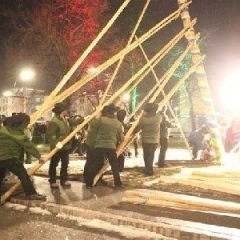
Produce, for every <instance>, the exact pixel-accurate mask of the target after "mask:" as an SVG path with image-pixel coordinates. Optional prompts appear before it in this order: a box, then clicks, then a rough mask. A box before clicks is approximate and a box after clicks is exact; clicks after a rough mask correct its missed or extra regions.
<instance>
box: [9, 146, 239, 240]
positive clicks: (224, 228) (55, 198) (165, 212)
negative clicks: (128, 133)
mask: <svg viewBox="0 0 240 240" xmlns="http://www.w3.org/2000/svg"><path fill="white" fill-rule="evenodd" d="M176 153H178V154H176ZM171 156H172V157H171ZM176 156H177V157H178V159H176ZM187 156H188V157H187ZM183 158H185V159H188V160H190V155H189V153H188V152H187V151H186V150H181V154H179V149H176V150H172V151H169V153H168V159H171V160H170V161H169V162H171V161H173V162H174V160H182V159H183ZM71 159H72V161H71V163H70V174H73V175H74V174H75V176H76V174H79V175H80V174H81V173H82V169H83V166H84V163H85V161H84V160H79V158H78V157H77V156H72V157H71ZM71 164H72V165H71ZM139 166H140V167H142V166H143V160H142V155H141V154H140V156H139V157H138V158H135V157H132V158H129V159H127V160H126V167H128V168H131V167H139ZM47 169H48V164H45V165H44V166H43V167H42V169H40V172H39V173H40V175H44V174H45V175H46V171H47ZM107 177H109V178H111V175H110V176H107ZM165 180H166V179H165ZM34 183H35V186H36V189H37V190H38V192H40V193H43V194H45V195H46V196H47V201H46V203H42V202H39V201H32V204H33V206H35V205H36V206H38V207H41V208H42V209H48V210H49V211H50V210H51V209H52V213H53V214H57V213H58V212H64V213H70V215H74V216H75V215H76V216H78V214H79V215H81V216H83V215H84V216H85V217H87V218H88V217H89V218H91V219H93V218H100V219H101V218H104V220H106V221H109V219H111V221H113V222H114V221H116V219H117V222H118V223H119V222H121V223H125V224H130V225H131V224H133V222H134V221H135V223H134V224H136V226H138V225H139V224H140V223H139V221H140V220H141V221H143V222H141V224H142V228H144V226H145V225H146V226H147V225H149V224H150V225H151V224H152V225H153V226H151V227H152V229H153V230H152V231H155V230H154V229H159V230H158V231H159V232H161V233H165V232H166V229H168V230H169V229H170V230H171V232H170V233H169V232H167V233H165V234H163V235H165V236H168V237H170V236H171V237H174V238H176V239H184V238H179V237H177V236H180V235H181V234H183V235H182V236H184V234H185V233H191V234H192V235H191V236H192V237H190V238H189V236H188V237H186V238H185V239H200V237H202V238H201V239H240V230H239V229H238V227H237V226H240V217H239V216H238V215H235V216H225V214H223V216H222V217H221V214H216V215H215V214H214V213H211V214H210V215H209V214H208V213H204V212H201V213H198V212H197V211H194V212H191V211H190V210H189V211H188V212H186V211H182V210H181V209H178V210H176V209H174V208H147V207H146V206H141V205H129V204H128V205H127V204H124V203H122V199H123V198H124V197H125V194H126V191H127V190H129V189H127V188H124V189H123V190H121V191H116V190H115V189H114V188H113V185H111V183H110V185H109V183H108V185H107V186H105V185H99V186H96V187H94V188H92V189H87V188H86V187H85V184H84V183H83V182H81V181H80V180H79V179H77V178H76V180H75V181H71V183H72V187H71V188H69V189H66V188H62V187H60V188H59V189H51V188H50V186H49V183H48V179H47V177H46V176H45V177H40V176H34ZM24 199H25V197H24V195H23V194H20V195H17V196H14V197H13V198H12V199H11V201H12V202H15V203H20V204H22V205H26V206H29V201H25V200H24ZM35 202H37V203H36V204H35ZM34 204H35V205H34ZM105 215H106V216H105ZM188 216H189V217H188ZM209 216H210V217H209ZM119 219H121V221H120V220H119ZM200 219H201V221H199V220H200ZM211 219H212V224H211ZM214 219H218V221H220V222H222V223H224V221H226V222H228V224H226V225H224V224H217V221H213V220H214ZM231 221H232V222H233V224H232V225H231ZM154 224H155V225H154ZM138 227H139V226H138ZM104 231H105V230H103V232H104ZM186 236H187V235H186ZM193 236H195V237H193ZM56 239H57V238H56ZM71 239H74V238H71ZM89 239H90V238H89ZM96 239H98V238H96ZM106 239H107V238H106ZM109 239H111V238H109ZM112 239H114V238H112Z"/></svg>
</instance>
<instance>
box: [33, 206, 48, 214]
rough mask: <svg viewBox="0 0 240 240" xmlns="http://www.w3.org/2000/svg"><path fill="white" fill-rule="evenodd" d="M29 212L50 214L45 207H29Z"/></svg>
mask: <svg viewBox="0 0 240 240" xmlns="http://www.w3.org/2000/svg"><path fill="white" fill-rule="evenodd" d="M29 212H31V213H36V214H41V215H52V213H51V212H49V211H48V210H46V209H42V208H40V207H31V208H29Z"/></svg>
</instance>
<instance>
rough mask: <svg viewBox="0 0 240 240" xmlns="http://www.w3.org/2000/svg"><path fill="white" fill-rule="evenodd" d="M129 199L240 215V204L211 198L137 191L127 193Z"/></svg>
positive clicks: (145, 190)
mask: <svg viewBox="0 0 240 240" xmlns="http://www.w3.org/2000/svg"><path fill="white" fill-rule="evenodd" d="M126 196H127V197H129V196H130V197H142V198H145V199H153V200H160V201H162V200H165V201H169V202H175V203H181V204H188V205H191V206H198V207H207V208H211V209H216V210H221V211H227V212H229V211H234V212H235V213H240V204H238V203H234V202H225V201H220V200H213V199H209V198H201V197H196V196H189V195H184V194H176V193H169V192H162V191H154V190H147V189H137V190H129V191H126Z"/></svg>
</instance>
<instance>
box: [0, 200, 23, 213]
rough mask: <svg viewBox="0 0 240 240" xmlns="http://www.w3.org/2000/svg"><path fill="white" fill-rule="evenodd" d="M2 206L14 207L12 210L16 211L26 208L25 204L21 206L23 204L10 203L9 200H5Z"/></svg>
mask: <svg viewBox="0 0 240 240" xmlns="http://www.w3.org/2000/svg"><path fill="white" fill-rule="evenodd" d="M4 206H5V207H6V208H11V209H14V210H17V211H22V212H23V211H25V210H26V209H27V207H26V206H23V205H20V204H17V203H10V202H7V203H6V204H5V205H4Z"/></svg>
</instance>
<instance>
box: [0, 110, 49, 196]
mask: <svg viewBox="0 0 240 240" xmlns="http://www.w3.org/2000/svg"><path fill="white" fill-rule="evenodd" d="M29 122H30V117H29V116H28V115H26V114H24V113H19V114H15V115H14V116H12V117H9V118H7V119H6V121H5V124H4V126H3V127H2V128H1V129H0V142H1V144H0V184H1V182H2V180H3V178H4V176H5V173H6V171H7V170H9V171H10V172H12V173H14V174H15V175H16V176H17V177H18V178H19V179H20V181H21V183H22V185H23V189H24V191H25V194H26V196H27V198H28V199H30V200H45V199H46V197H45V196H44V195H41V194H38V193H37V192H36V190H35V188H34V186H33V184H32V182H31V180H30V178H29V176H28V174H27V172H26V169H25V168H24V166H23V163H22V160H21V156H22V152H23V150H25V151H26V152H27V153H30V154H31V155H33V156H34V157H36V158H38V159H39V161H40V163H42V160H41V155H40V153H39V152H38V150H37V149H36V148H35V147H34V145H33V144H32V142H31V141H30V140H29V138H28V137H27V136H26V135H25V134H24V128H26V127H27V125H28V124H29ZM0 189H1V188H0Z"/></svg>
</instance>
